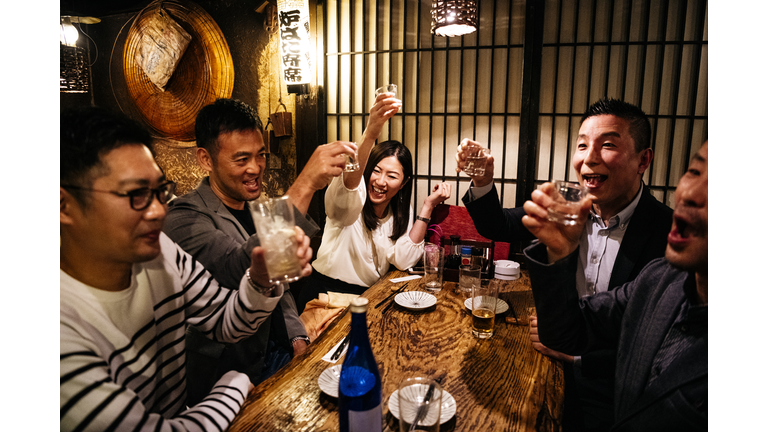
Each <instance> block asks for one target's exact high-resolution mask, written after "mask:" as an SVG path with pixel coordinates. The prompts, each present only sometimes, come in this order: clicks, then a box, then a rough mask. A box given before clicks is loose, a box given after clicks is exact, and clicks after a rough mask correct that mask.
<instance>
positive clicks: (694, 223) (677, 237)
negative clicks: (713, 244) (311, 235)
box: [667, 212, 706, 248]
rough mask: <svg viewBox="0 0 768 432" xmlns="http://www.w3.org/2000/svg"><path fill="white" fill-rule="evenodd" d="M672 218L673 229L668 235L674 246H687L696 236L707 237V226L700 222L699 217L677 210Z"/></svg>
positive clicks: (670, 242) (670, 243)
mask: <svg viewBox="0 0 768 432" xmlns="http://www.w3.org/2000/svg"><path fill="white" fill-rule="evenodd" d="M672 219H673V222H672V230H671V231H670V232H669V235H668V236H667V241H668V242H669V245H670V246H672V247H673V248H677V247H682V246H685V245H686V244H688V243H689V242H690V241H691V240H693V238H694V237H706V226H705V225H703V224H702V223H700V222H699V219H698V218H694V217H691V216H690V215H687V214H684V213H683V212H675V214H674V215H673V217H672Z"/></svg>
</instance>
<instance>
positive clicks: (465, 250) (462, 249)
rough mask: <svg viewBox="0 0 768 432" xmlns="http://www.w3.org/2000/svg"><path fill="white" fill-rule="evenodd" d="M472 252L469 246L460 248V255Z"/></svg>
mask: <svg viewBox="0 0 768 432" xmlns="http://www.w3.org/2000/svg"><path fill="white" fill-rule="evenodd" d="M471 252H472V248H471V247H470V246H462V247H461V254H462V255H469V254H470V253H471Z"/></svg>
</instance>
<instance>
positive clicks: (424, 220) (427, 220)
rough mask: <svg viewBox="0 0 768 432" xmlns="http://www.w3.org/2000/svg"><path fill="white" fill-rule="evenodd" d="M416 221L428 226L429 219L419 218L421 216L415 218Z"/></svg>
mask: <svg viewBox="0 0 768 432" xmlns="http://www.w3.org/2000/svg"><path fill="white" fill-rule="evenodd" d="M416 220H420V221H422V222H424V223H425V224H427V225H429V218H425V217H421V216H416Z"/></svg>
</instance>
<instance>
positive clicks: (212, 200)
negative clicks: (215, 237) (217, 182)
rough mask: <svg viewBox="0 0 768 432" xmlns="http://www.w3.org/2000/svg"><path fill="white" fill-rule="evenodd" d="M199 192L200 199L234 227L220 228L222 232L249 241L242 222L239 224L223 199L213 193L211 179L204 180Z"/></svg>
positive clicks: (198, 188)
mask: <svg viewBox="0 0 768 432" xmlns="http://www.w3.org/2000/svg"><path fill="white" fill-rule="evenodd" d="M197 190H198V192H199V193H200V198H202V199H203V202H204V203H205V206H206V207H208V208H209V209H211V210H213V211H214V212H215V213H216V214H217V215H219V216H220V217H221V218H222V219H226V220H227V221H229V222H231V223H232V225H233V226H232V227H228V226H226V225H224V226H219V227H218V228H219V229H220V230H222V231H224V232H225V233H227V234H229V235H231V236H233V237H234V236H237V235H239V236H240V237H241V238H242V239H243V240H247V239H248V237H250V236H249V235H248V232H246V231H245V228H243V226H242V225H240V222H238V220H237V218H235V217H234V216H232V213H230V212H229V210H228V209H227V206H225V205H224V203H223V202H222V201H221V199H220V198H219V197H217V196H216V194H215V193H213V189H211V183H210V178H209V177H206V178H204V179H203V180H202V181H201V182H200V186H198V187H197Z"/></svg>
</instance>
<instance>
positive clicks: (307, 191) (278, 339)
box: [163, 99, 356, 404]
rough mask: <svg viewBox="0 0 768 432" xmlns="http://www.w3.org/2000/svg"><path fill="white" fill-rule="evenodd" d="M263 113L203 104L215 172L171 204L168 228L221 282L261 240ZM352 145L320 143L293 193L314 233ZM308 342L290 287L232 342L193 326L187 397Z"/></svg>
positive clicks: (284, 357)
mask: <svg viewBox="0 0 768 432" xmlns="http://www.w3.org/2000/svg"><path fill="white" fill-rule="evenodd" d="M262 130H263V128H262V125H261V121H260V120H259V118H258V115H257V114H256V112H255V111H254V110H253V109H252V108H251V107H250V106H248V105H247V104H245V103H243V102H241V101H238V100H233V99H219V100H217V101H216V102H215V103H213V104H211V105H208V106H206V107H203V109H201V110H200V112H199V113H198V115H197V119H196V121H195V135H196V139H197V153H196V154H197V159H198V162H199V163H200V165H201V166H202V167H203V169H205V170H206V171H207V172H208V174H209V176H208V177H206V178H204V179H203V180H202V181H201V182H200V184H199V185H198V186H197V188H195V189H194V190H192V191H190V192H189V193H187V194H186V195H184V196H182V197H179V198H177V199H175V200H173V201H171V203H170V208H169V211H168V217H167V219H166V221H165V225H164V227H163V231H164V232H165V233H166V234H167V235H168V237H170V238H171V239H173V240H174V241H175V242H176V243H178V244H179V246H181V247H182V248H183V249H184V250H185V251H186V252H187V253H189V254H190V255H192V256H193V257H194V258H195V259H196V260H197V261H199V262H200V263H201V264H203V266H204V267H205V268H206V270H208V271H209V272H210V273H211V274H212V275H213V276H214V277H215V278H216V279H217V280H218V281H219V282H220V283H221V284H222V285H224V286H228V287H237V286H238V285H237V283H239V278H238V275H240V277H242V274H243V272H245V269H246V268H247V267H245V266H246V265H247V263H248V262H249V261H248V257H250V254H251V250H252V249H253V248H254V247H256V246H259V244H260V243H259V238H258V236H257V235H256V228H255V226H254V224H253V219H252V218H251V214H250V212H249V210H248V208H247V207H246V205H245V204H246V202H247V201H251V200H254V199H257V198H258V197H259V196H260V195H261V192H262V178H263V175H264V171H265V170H266V152H267V149H266V148H265V147H264V141H263V138H262ZM350 144H351V143H342V142H335V143H332V144H326V145H323V146H319V147H318V148H317V149H316V150H315V152H314V153H313V155H312V157H311V158H310V160H309V161H308V162H307V166H306V167H305V168H304V169H303V170H302V171H301V173H300V174H299V176H298V178H297V179H296V181H295V182H294V183H293V185H291V187H290V188H289V189H288V192H287V193H286V194H287V195H288V196H290V197H291V202H292V203H293V205H294V207H295V209H294V213H295V220H296V225H297V226H299V227H300V228H301V229H303V230H304V232H305V233H306V235H307V236H310V237H311V236H312V235H314V234H316V233H317V232H318V231H319V227H318V226H317V224H316V223H315V222H314V221H313V220H311V218H308V217H307V216H306V212H307V209H308V207H309V203H310V200H311V199H312V195H313V194H314V192H315V191H317V190H319V189H321V188H323V187H325V186H326V185H327V184H328V183H329V182H330V180H331V179H332V178H333V177H334V176H338V175H340V174H341V172H342V170H343V167H344V163H345V159H344V157H343V155H344V154H350V155H353V154H354V152H355V150H356V148H355V147H354V145H350ZM308 344H309V338H308V337H307V331H306V329H305V328H304V325H303V324H302V322H301V320H300V319H299V315H298V310H297V307H296V303H295V299H294V297H293V295H292V293H291V291H290V290H288V289H286V290H285V294H284V295H283V298H282V299H281V301H280V303H279V304H278V306H277V307H276V308H275V310H274V312H273V313H272V315H271V316H270V317H269V318H268V319H267V320H266V321H265V322H264V323H263V324H262V325H261V327H260V328H259V330H258V332H257V333H255V334H254V335H253V336H251V337H249V338H247V339H245V340H243V341H241V342H239V343H237V344H232V345H228V346H225V345H223V344H219V343H216V342H213V341H211V340H210V339H208V338H206V337H205V336H204V335H202V334H201V333H199V332H196V331H195V330H194V329H191V330H190V331H189V332H188V333H187V370H188V373H187V381H188V382H187V389H188V402H189V403H190V404H194V403H196V402H198V401H199V399H200V398H202V397H204V396H205V395H207V394H208V392H209V390H210V387H211V386H212V385H213V383H215V382H216V380H217V379H218V378H219V377H220V376H221V375H222V374H223V373H225V372H227V371H229V370H233V369H234V370H237V371H239V372H244V373H246V374H248V376H249V377H250V379H251V382H252V383H254V385H255V384H258V383H259V382H261V381H263V380H264V379H266V378H268V377H269V376H270V375H271V374H273V373H274V372H275V371H277V370H278V369H279V368H280V367H282V366H283V365H285V364H286V363H288V361H290V359H291V356H296V355H299V354H301V353H302V352H303V351H304V350H305V349H306V346H307V345H308Z"/></svg>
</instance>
